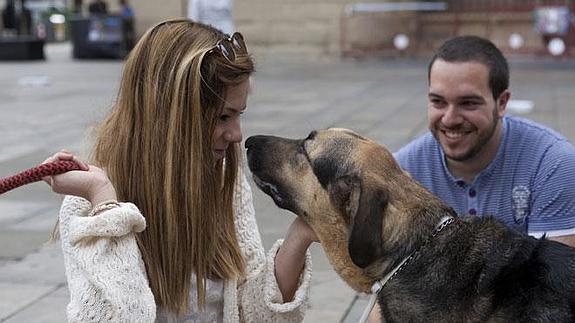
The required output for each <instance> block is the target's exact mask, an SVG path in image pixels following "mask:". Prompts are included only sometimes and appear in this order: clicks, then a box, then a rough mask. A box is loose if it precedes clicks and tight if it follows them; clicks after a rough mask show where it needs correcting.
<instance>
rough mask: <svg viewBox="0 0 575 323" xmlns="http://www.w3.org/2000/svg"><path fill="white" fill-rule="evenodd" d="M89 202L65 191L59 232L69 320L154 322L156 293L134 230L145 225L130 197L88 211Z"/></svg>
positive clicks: (139, 230)
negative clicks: (97, 211) (103, 208)
mask: <svg viewBox="0 0 575 323" xmlns="http://www.w3.org/2000/svg"><path fill="white" fill-rule="evenodd" d="M90 209H91V204H90V203H89V202H88V201H87V200H85V199H82V198H79V197H74V196H67V197H66V198H65V199H64V202H63V203H62V207H61V209H60V236H61V241H62V251H63V254H64V264H65V266H66V278H67V281H68V289H69V290H70V303H69V304H68V307H67V316H68V321H70V322H153V321H154V320H155V315H156V305H155V302H154V296H153V294H152V291H151V289H150V288H149V286H148V280H147V277H146V271H145V267H144V262H143V260H142V257H141V254H140V250H139V248H138V246H137V244H136V239H135V236H134V234H135V233H136V232H141V231H143V230H144V229H145V227H146V222H145V219H144V217H143V216H142V214H141V213H140V211H139V210H138V208H137V207H136V206H135V205H133V204H131V203H121V205H120V207H117V208H114V209H110V210H107V211H103V212H101V213H100V214H98V215H96V216H93V217H88V216H87V215H88V213H89V211H90Z"/></svg>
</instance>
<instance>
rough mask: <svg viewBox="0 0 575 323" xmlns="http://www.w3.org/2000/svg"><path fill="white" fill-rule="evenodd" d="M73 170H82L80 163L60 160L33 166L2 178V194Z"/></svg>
mask: <svg viewBox="0 0 575 323" xmlns="http://www.w3.org/2000/svg"><path fill="white" fill-rule="evenodd" d="M71 170H80V165H78V164H76V162H73V161H70V160H59V161H55V162H51V163H46V164H42V165H38V166H36V167H32V168H30V169H27V170H25V171H22V172H20V173H18V174H16V175H13V176H9V177H6V178H0V194H3V193H6V192H8V191H10V190H13V189H15V188H17V187H20V186H22V185H26V184H30V183H33V182H38V181H40V180H42V177H45V176H51V175H59V174H62V173H65V172H68V171H71Z"/></svg>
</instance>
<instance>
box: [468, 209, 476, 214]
mask: <svg viewBox="0 0 575 323" xmlns="http://www.w3.org/2000/svg"><path fill="white" fill-rule="evenodd" d="M469 214H471V215H476V214H477V210H476V209H469Z"/></svg>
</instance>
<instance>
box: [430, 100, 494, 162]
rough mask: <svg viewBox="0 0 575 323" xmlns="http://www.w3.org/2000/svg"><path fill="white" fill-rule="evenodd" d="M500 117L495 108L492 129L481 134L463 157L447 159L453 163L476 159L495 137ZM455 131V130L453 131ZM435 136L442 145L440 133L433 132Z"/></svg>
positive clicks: (444, 150)
mask: <svg viewBox="0 0 575 323" xmlns="http://www.w3.org/2000/svg"><path fill="white" fill-rule="evenodd" d="M499 119H500V118H499V115H498V114H497V106H496V107H495V109H493V122H492V123H491V127H490V128H489V129H488V130H487V132H485V133H483V134H480V136H479V137H478V138H477V140H475V143H473V144H472V145H471V148H470V149H469V150H468V151H467V152H466V153H464V154H463V155H460V156H448V155H447V154H446V157H447V158H449V159H451V160H453V161H458V162H463V161H467V160H469V159H472V158H474V157H475V156H477V155H478V154H479V153H480V152H481V150H482V149H483V147H485V145H486V144H487V143H488V142H489V141H490V140H491V138H493V136H494V135H495V130H496V129H497V123H498V122H499ZM452 130H455V129H452ZM432 133H433V136H434V137H435V140H437V141H438V142H439V143H440V144H441V140H439V138H438V137H439V136H438V134H437V133H438V131H433V132H432ZM442 149H443V152H444V153H445V152H446V149H445V148H443V147H442Z"/></svg>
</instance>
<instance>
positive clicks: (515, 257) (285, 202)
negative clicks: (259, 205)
mask: <svg viewBox="0 0 575 323" xmlns="http://www.w3.org/2000/svg"><path fill="white" fill-rule="evenodd" d="M246 148H247V149H248V151H247V154H248V164H249V167H250V169H251V171H252V173H253V176H254V180H255V182H256V184H257V185H258V186H259V187H260V188H261V189H262V190H263V191H264V192H265V193H267V194H268V195H270V196H271V197H272V198H273V200H274V201H275V203H276V204H277V205H278V206H279V207H281V208H285V209H288V210H290V211H292V212H294V213H295V214H297V215H298V216H300V217H302V218H303V219H304V220H305V221H306V222H307V223H308V224H309V225H310V226H311V227H312V228H313V230H314V231H315V232H316V234H317V235H318V237H319V239H320V241H321V245H322V246H323V248H324V250H325V253H326V254H327V256H328V258H329V259H330V262H331V264H332V265H333V267H334V269H335V270H336V271H337V273H338V274H339V275H340V276H341V277H342V278H343V279H344V280H345V281H346V282H347V283H348V284H349V285H350V286H351V287H352V288H354V289H355V290H357V291H360V292H369V291H370V287H371V285H372V284H373V282H374V281H376V280H379V279H381V278H382V277H383V276H384V275H385V274H387V273H388V272H389V271H390V270H392V269H393V268H394V267H395V266H397V265H398V264H399V263H400V262H401V260H402V259H404V258H406V257H408V256H409V255H410V254H412V253H414V252H416V251H417V252H416V253H415V255H416V256H415V257H414V258H413V259H412V260H410V261H409V263H407V264H406V265H405V266H404V267H402V269H401V270H400V271H399V272H398V273H397V274H396V275H395V276H394V278H392V279H391V280H390V281H389V282H388V283H387V284H386V285H385V287H384V288H383V289H382V290H381V292H380V293H379V296H378V302H379V304H380V307H381V312H382V316H383V318H384V320H385V322H422V321H426V322H575V249H574V248H570V247H568V246H566V245H563V244H561V243H558V242H554V241H550V240H547V239H545V238H542V239H539V240H538V239H535V238H532V237H529V236H527V235H523V234H520V233H517V232H514V231H512V230H511V229H508V228H507V227H505V226H504V225H503V224H501V223H500V222H498V221H496V220H495V219H493V218H491V217H459V218H457V219H456V220H455V221H454V223H452V224H450V225H448V226H447V227H445V229H443V230H442V231H441V232H439V233H438V234H437V235H436V236H433V235H432V233H433V232H434V229H435V227H436V225H437V224H438V223H439V222H440V219H441V218H442V217H444V216H446V215H449V216H455V214H454V211H453V210H452V209H451V208H450V207H448V206H447V205H445V204H444V203H443V202H442V201H441V200H439V199H438V198H437V197H436V196H434V195H433V194H431V193H430V192H429V191H427V190H426V189H425V188H423V187H422V186H421V185H419V184H418V183H417V182H416V181H414V180H413V179H411V178H410V177H409V175H408V174H406V173H405V172H404V171H402V170H401V168H400V167H399V166H398V165H397V163H396V162H395V160H394V158H393V156H392V155H391V154H390V153H389V151H387V150H386V149H385V148H384V147H382V146H380V145H378V144H377V143H375V142H373V141H371V140H369V139H367V138H364V137H361V136H359V135H358V134H356V133H354V132H352V131H349V130H345V129H328V130H321V131H313V132H312V133H311V134H310V135H309V136H308V137H307V138H306V139H302V140H290V139H285V138H279V137H270V136H254V137H250V138H248V140H247V141H246ZM421 162H425V161H421Z"/></svg>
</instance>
